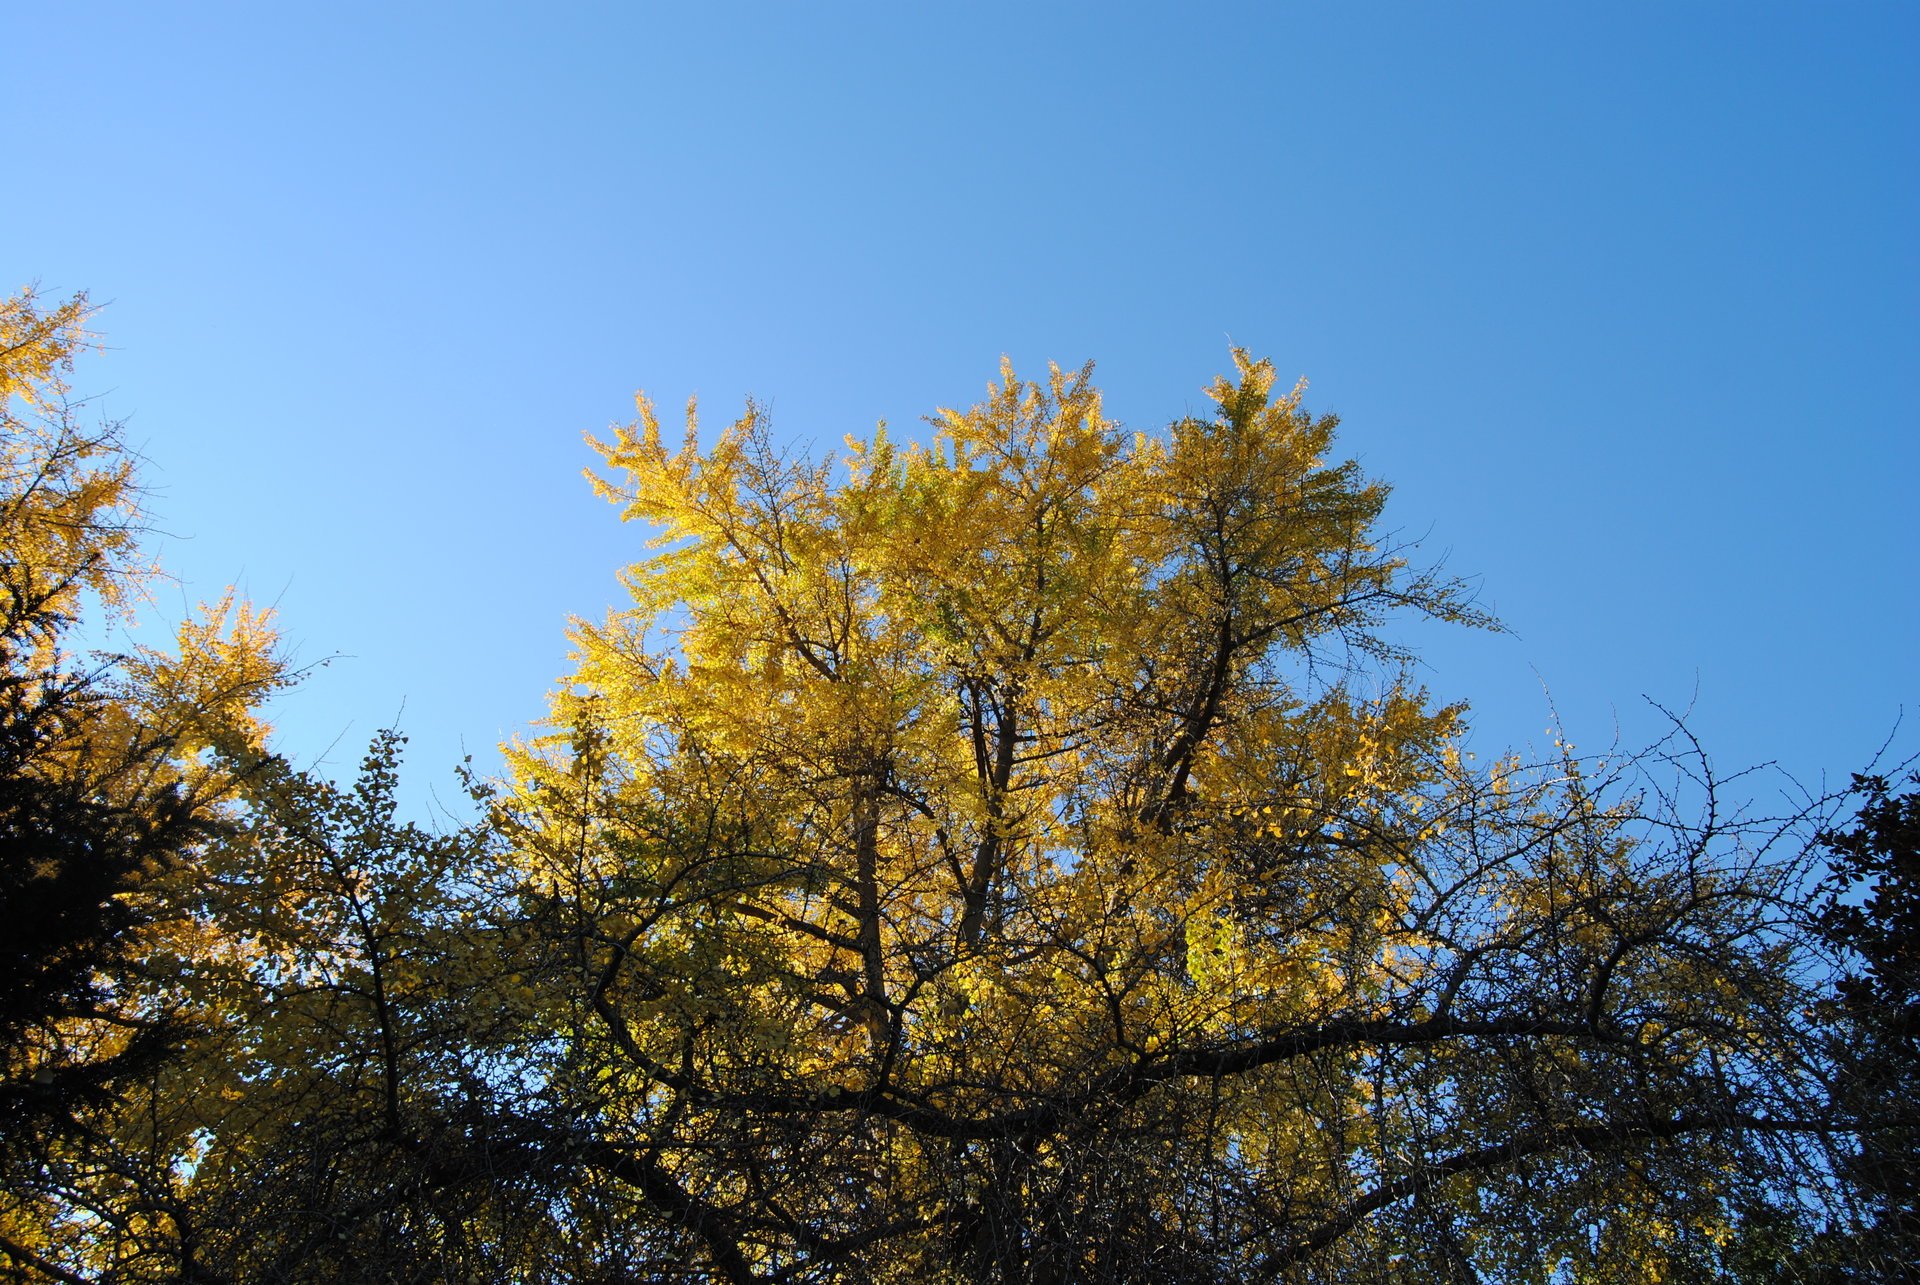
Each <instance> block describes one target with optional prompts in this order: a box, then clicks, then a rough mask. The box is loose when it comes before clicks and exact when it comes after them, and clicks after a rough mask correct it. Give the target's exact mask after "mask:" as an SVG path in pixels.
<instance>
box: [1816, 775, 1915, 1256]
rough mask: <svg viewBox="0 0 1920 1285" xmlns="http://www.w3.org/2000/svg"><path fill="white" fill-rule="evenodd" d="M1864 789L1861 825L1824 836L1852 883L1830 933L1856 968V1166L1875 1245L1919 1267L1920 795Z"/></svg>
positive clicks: (1852, 1051) (1850, 1053)
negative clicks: (1869, 1211) (1872, 1218)
mask: <svg viewBox="0 0 1920 1285" xmlns="http://www.w3.org/2000/svg"><path fill="white" fill-rule="evenodd" d="M1908 784H1910V785H1916V786H1920V776H1916V777H1910V778H1909V781H1908ZM1853 787H1854V791H1855V793H1856V794H1857V796H1859V797H1860V799H1861V804H1860V808H1859V811H1858V813H1857V814H1856V816H1855V817H1854V824H1853V826H1852V827H1851V828H1850V829H1845V830H1834V831H1830V832H1828V833H1826V834H1825V835H1823V836H1822V845H1823V847H1824V848H1825V849H1826V851H1827V852H1828V854H1829V855H1830V856H1831V857H1832V859H1833V866H1834V875H1835V877H1836V879H1838V880H1839V881H1840V884H1841V887H1840V889H1839V891H1837V892H1836V893H1835V894H1834V895H1833V896H1832V897H1831V898H1830V899H1829V901H1828V902H1827V904H1826V907H1825V911H1824V915H1823V921H1824V926H1825V928H1826V931H1827V934H1828V936H1829V938H1830V939H1831V940H1832V941H1833V942H1834V943H1835V944H1836V945H1838V946H1840V947H1841V948H1842V949H1843V950H1845V951H1846V952H1847V964H1848V966H1849V967H1848V970H1847V973H1846V975H1845V976H1843V977H1842V979H1841V980H1840V982H1839V983H1838V985H1837V988H1836V989H1837V998H1838V1001H1839V1007H1840V1009H1841V1013H1842V1016H1843V1018H1844V1021H1843V1023H1842V1025H1841V1028H1840V1029H1841V1031H1842V1032H1843V1035H1844V1037H1845V1044H1844V1048H1843V1052H1842V1054H1841V1058H1840V1064H1841V1067H1842V1069H1843V1071H1844V1073H1845V1075H1846V1082H1845V1093H1846V1098H1847V1100H1848V1103H1849V1105H1850V1107H1851V1108H1852V1110H1853V1112H1854V1114H1855V1115H1856V1117H1857V1121H1858V1128H1859V1139H1860V1141H1859V1149H1858V1152H1857V1153H1856V1154H1855V1155H1854V1156H1852V1157H1850V1158H1849V1163H1848V1168H1849V1171H1850V1173H1851V1175H1852V1177H1853V1178H1854V1180H1855V1182H1857V1183H1858V1184H1859V1187H1860V1189H1861V1190H1862V1191H1863V1192H1864V1193H1865V1194H1866V1195H1867V1197H1868V1199H1869V1201H1870V1203H1871V1205H1872V1207H1873V1212H1874V1215H1875V1222H1874V1227H1873V1229H1872V1231H1871V1232H1870V1233H1869V1234H1868V1237H1867V1239H1868V1240H1869V1241H1870V1242H1872V1244H1873V1247H1874V1249H1875V1250H1876V1251H1877V1252H1878V1253H1880V1254H1882V1255H1884V1256H1885V1257H1886V1258H1887V1259H1888V1260H1889V1261H1899V1260H1904V1261H1909V1262H1910V1261H1912V1260H1913V1259H1914V1257H1915V1256H1916V1255H1917V1254H1920V1113H1917V1112H1916V1110H1915V1107H1914V1103H1916V1102H1920V791H1916V790H1912V789H1909V790H1908V791H1906V792H1905V793H1895V791H1894V787H1893V785H1892V784H1891V783H1890V782H1889V781H1888V780H1887V778H1886V777H1884V776H1877V775H1864V776H1856V777H1855V778H1854V781H1853ZM1849 893H1853V894H1862V895H1856V896H1848V895H1847V894H1849Z"/></svg>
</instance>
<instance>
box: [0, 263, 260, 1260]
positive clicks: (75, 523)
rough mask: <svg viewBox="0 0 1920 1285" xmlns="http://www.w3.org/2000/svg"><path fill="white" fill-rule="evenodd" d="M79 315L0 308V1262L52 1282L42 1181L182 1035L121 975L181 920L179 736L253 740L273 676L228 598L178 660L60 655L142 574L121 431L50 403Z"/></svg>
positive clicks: (184, 762)
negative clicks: (255, 708) (176, 895)
mask: <svg viewBox="0 0 1920 1285" xmlns="http://www.w3.org/2000/svg"><path fill="white" fill-rule="evenodd" d="M88 316H89V308H88V305H87V302H86V298H85V296H77V297H75V298H73V299H70V300H67V301H65V302H63V303H59V304H56V305H52V306H45V305H43V304H42V302H41V300H40V299H39V298H38V297H37V296H36V295H35V294H34V293H33V292H32V291H24V292H21V293H20V294H16V295H14V296H12V297H10V298H8V299H6V300H5V301H4V302H0V923H4V924H5V925H6V933H5V935H4V938H3V939H0V1174H3V1175H4V1179H5V1182H4V1187H0V1262H9V1263H10V1264H11V1265H12V1266H13V1267H14V1269H15V1270H16V1271H21V1270H26V1269H28V1268H31V1269H33V1270H35V1271H40V1272H43V1273H50V1274H54V1275H57V1274H58V1271H57V1270H56V1268H57V1266H58V1265H57V1263H56V1261H55V1259H53V1258H49V1257H47V1254H48V1252H49V1251H50V1250H51V1248H52V1242H51V1239H50V1236H49V1224H50V1222H51V1221H52V1220H53V1219H54V1217H55V1215H54V1212H53V1210H54V1207H55V1206H54V1204H51V1203H49V1201H50V1200H51V1199H52V1197H50V1196H49V1191H50V1185H57V1184H58V1182H59V1177H58V1174H59V1173H60V1172H62V1171H64V1170H65V1169H67V1168H69V1167H70V1166H71V1165H72V1164H73V1163H74V1162H75V1161H74V1157H75V1156H76V1155H78V1154H79V1153H80V1152H81V1151H84V1150H85V1149H86V1148H87V1147H88V1146H90V1145H91V1143H92V1142H94V1141H97V1140H98V1139H99V1138H100V1137H101V1127H102V1121H103V1119H105V1118H106V1117H108V1116H110V1115H111V1112H112V1108H113V1107H114V1105H115V1104H116V1102H118V1101H119V1099H120V1097H121V1096H122V1094H123V1093H124V1092H125V1091H126V1090H127V1088H128V1086H129V1085H130V1084H132V1083H134V1082H136V1081H138V1080H139V1079H140V1078H141V1077H143V1076H146V1075H149V1074H151V1073H152V1072H153V1071H154V1070H155V1068H156V1067H157V1066H158V1065H159V1064H160V1063H161V1062H162V1061H163V1060H164V1059H165V1058H166V1057H168V1056H169V1055H171V1054H172V1053H173V1052H175V1051H176V1050H177V1049H178V1047H179V1045H180V1044H181V1042H182V1040H183V1039H184V1038H185V1036H186V1034H187V1030H186V1027H185V1026H184V1025H183V1024H182V1022H181V1021H180V1020H179V1015H178V1013H177V1012H175V1011H174V1009H173V1008H172V1007H171V1006H170V1005H168V1004H167V1003H165V1002H164V1001H163V1000H162V999H161V998H160V997H159V996H158V995H157V994H156V993H155V992H154V991H152V990H150V989H147V988H145V987H144V986H143V985H142V979H141V977H140V973H141V969H142V965H143V961H144V960H145V958H146V956H147V954H148V953H149V952H150V951H151V950H153V949H154V948H155V947H156V946H157V945H158V943H160V942H161V941H162V940H176V939H177V938H178V937H179V935H180V933H181V932H182V930H183V929H184V930H185V931H187V932H188V934H189V935H191V933H192V932H193V931H194V927H193V926H192V925H188V924H183V923H181V922H179V921H178V920H177V917H176V916H175V915H174V911H175V908H176V907H175V905H174V903H173V901H172V899H171V897H170V895H169V893H168V892H167V886H168V883H169V880H170V879H173V878H174V877H176V876H177V875H178V873H179V872H180V870H181V869H182V867H183V866H184V865H185V863H186V862H187V860H188V859H189V858H190V856H191V855H192V854H193V853H195V852H196V851H198V850H199V848H200V847H201V845H202V844H204V843H205V842H206V841H207V840H208V839H209V838H210V837H211V836H212V835H213V833H214V832H215V830H216V829H217V828H218V824H219V819H220V810H221V799H222V798H223V797H224V794H225V790H226V784H227V781H226V777H225V774H224V773H223V772H222V771H221V770H219V769H217V768H215V767H212V766H210V765H209V764H208V763H205V762H201V761H198V760H197V759H196V757H195V756H196V751H198V750H199V749H201V748H204V747H206V746H209V745H211V744H214V743H219V744H222V745H228V746H232V745H237V744H239V743H241V742H243V741H245V740H246V739H247V738H248V737H250V736H252V735H254V734H255V733H256V732H257V728H256V727H255V726H254V724H253V723H252V721H251V716H250V714H249V712H248V711H249V710H250V708H251V706H252V704H253V703H254V702H255V701H257V700H258V699H260V698H261V697H262V696H263V695H264V694H265V693H266V692H267V691H270V690H271V689H272V688H273V687H274V686H275V685H276V684H277V683H278V682H279V681H280V679H281V669H280V667H279V665H278V662H276V661H274V660H273V659H272V657H271V639H270V637H269V636H268V634H267V633H266V632H265V630H264V627H263V626H264V622H263V621H262V620H261V618H260V617H258V616H255V615H253V614H252V613H250V612H248V611H247V610H246V609H245V608H240V609H239V610H238V611H237V612H236V611H235V609H234V608H233V607H232V605H231V603H230V602H229V604H228V605H227V606H226V607H224V608H222V609H220V610H217V611H216V612H215V613H213V616H212V617H211V618H209V619H204V620H199V621H190V622H188V624H187V625H186V626H185V627H184V629H183V631H182V638H181V641H182V647H181V649H180V650H179V651H178V652H176V653H165V654H163V653H161V652H159V651H155V650H151V649H149V650H145V651H142V652H139V653H136V654H132V655H126V656H120V657H110V656H102V655H97V654H96V655H95V656H93V657H91V658H80V657H76V656H75V655H74V654H73V651H72V649H71V647H70V645H69V642H68V639H69V638H70V636H71V634H72V633H73V632H74V631H75V630H76V628H78V627H80V626H81V625H82V624H83V623H84V621H85V618H86V617H87V616H88V615H89V614H90V613H91V614H92V615H93V616H94V617H95V620H96V623H98V622H99V621H100V620H101V619H106V620H111V619H112V618H113V617H114V616H115V614H116V613H120V612H123V611H124V610H125V609H126V608H127V607H128V606H129V605H130V604H131V602H132V601H133V600H134V599H135V598H137V596H138V595H139V593H140V591H141V587H142V585H143V584H144V583H145V581H146V579H147V577H148V576H149V575H150V574H151V569H150V568H148V567H147V566H145V565H144V564H143V563H142V562H141V561H140V559H139V551H138V536H139V533H140V530H141V512H140V506H139V491H138V488H137V483H136V480H135V476H134V470H133V465H132V461H131V458H130V456H129V454H128V452H127V451H126V449H125V446H124V444H123V442H122V440H121V436H120V432H119V429H118V427H117V426H115V425H111V424H108V425H104V426H102V427H100V428H97V429H88V428H86V427H84V426H83V425H82V424H81V422H80V419H79V414H78V412H79V409H80V408H79V407H77V406H76V405H74V404H73V403H72V402H71V401H69V399H68V396H67V392H68V390H67V385H66V383H65V375H66V373H67V372H68V371H69V370H70V369H71V366H72V362H73V359H74V357H75V355H76V354H77V353H78V352H79V351H81V350H82V349H83V348H84V347H85V345H86V343H87V335H86V332H85V330H84V325H85V322H86V320H87V318H88ZM176 944H178V943H177V940H176Z"/></svg>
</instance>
